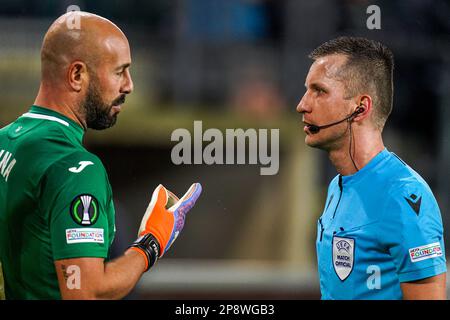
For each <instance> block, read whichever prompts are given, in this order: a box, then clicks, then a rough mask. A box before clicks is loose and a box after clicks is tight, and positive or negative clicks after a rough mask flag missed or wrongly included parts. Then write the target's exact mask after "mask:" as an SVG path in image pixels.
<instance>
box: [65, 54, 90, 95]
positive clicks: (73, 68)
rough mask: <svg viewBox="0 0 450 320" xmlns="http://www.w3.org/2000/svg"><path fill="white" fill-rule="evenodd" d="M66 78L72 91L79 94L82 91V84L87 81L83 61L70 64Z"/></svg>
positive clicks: (85, 67)
mask: <svg viewBox="0 0 450 320" xmlns="http://www.w3.org/2000/svg"><path fill="white" fill-rule="evenodd" d="M67 78H68V79H67V80H68V82H69V85H70V87H71V88H72V90H74V91H76V92H80V91H81V90H82V89H83V83H87V81H88V73H87V66H86V64H85V63H84V62H83V61H74V62H72V63H71V64H70V66H69V69H68V71H67Z"/></svg>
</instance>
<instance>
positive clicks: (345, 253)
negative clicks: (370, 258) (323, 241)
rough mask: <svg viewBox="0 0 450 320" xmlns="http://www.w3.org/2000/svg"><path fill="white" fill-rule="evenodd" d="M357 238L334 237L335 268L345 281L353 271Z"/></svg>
mask: <svg viewBox="0 0 450 320" xmlns="http://www.w3.org/2000/svg"><path fill="white" fill-rule="evenodd" d="M354 256H355V240H354V239H351V238H341V237H333V268H334V271H335V272H336V274H337V276H338V277H339V279H341V281H345V279H347V278H348V276H349V275H350V273H351V272H352V271H353V262H354Z"/></svg>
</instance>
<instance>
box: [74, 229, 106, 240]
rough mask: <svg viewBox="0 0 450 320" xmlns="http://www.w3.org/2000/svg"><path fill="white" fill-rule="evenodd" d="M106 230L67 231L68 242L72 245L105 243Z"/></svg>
mask: <svg viewBox="0 0 450 320" xmlns="http://www.w3.org/2000/svg"><path fill="white" fill-rule="evenodd" d="M103 232H104V230H103V229H100V228H80V229H66V241H67V243H68V244H72V243H105V238H104V235H103Z"/></svg>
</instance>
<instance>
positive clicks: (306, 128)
mask: <svg viewBox="0 0 450 320" xmlns="http://www.w3.org/2000/svg"><path fill="white" fill-rule="evenodd" d="M302 122H303V123H304V124H305V126H304V127H303V131H304V132H305V133H307V134H309V133H310V131H309V127H310V126H312V125H313V124H312V123H309V122H307V121H305V120H303V121H302Z"/></svg>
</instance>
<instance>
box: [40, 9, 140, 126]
mask: <svg viewBox="0 0 450 320" xmlns="http://www.w3.org/2000/svg"><path fill="white" fill-rule="evenodd" d="M41 63H42V66H41V67H42V79H41V86H40V88H39V93H38V96H37V97H36V100H35V104H38V105H42V106H46V107H48V108H51V109H54V110H56V111H58V112H60V113H62V114H65V115H67V116H68V117H70V118H72V119H74V120H75V121H77V122H79V123H80V124H81V125H82V126H83V127H84V128H93V129H105V128H109V127H111V126H112V125H114V123H115V121H116V117H117V115H118V114H119V112H120V111H121V107H122V104H124V102H125V96H126V95H127V94H129V93H131V92H132V90H133V81H132V80H131V74H130V71H129V67H130V65H131V53H130V47H129V44H128V40H127V38H126V37H125V35H124V34H123V32H122V31H121V30H120V29H119V28H118V27H117V26H116V25H115V24H114V23H112V22H111V21H109V20H107V19H105V18H102V17H100V16H97V15H95V14H91V13H87V12H79V11H78V12H69V13H66V14H64V15H62V16H61V17H59V18H58V19H57V20H56V21H55V22H54V23H53V24H52V25H51V26H50V28H49V29H48V31H47V33H46V35H45V37H44V42H43V44H42V50H41Z"/></svg>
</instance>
